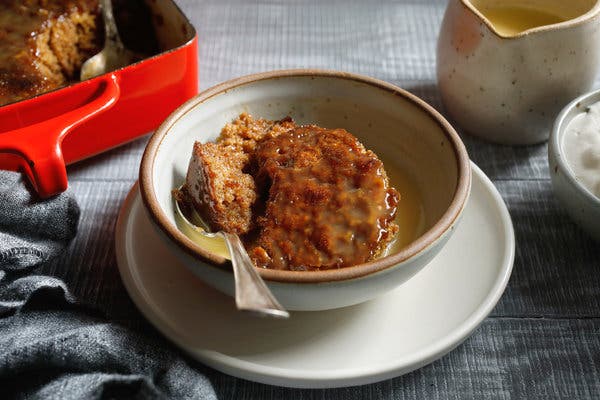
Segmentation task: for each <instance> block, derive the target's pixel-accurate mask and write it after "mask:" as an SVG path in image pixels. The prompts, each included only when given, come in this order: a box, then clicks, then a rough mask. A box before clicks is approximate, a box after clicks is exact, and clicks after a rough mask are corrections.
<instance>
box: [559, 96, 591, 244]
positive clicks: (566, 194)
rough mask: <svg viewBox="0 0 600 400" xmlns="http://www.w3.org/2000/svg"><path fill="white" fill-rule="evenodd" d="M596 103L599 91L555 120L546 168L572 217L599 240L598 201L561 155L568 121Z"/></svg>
mask: <svg viewBox="0 0 600 400" xmlns="http://www.w3.org/2000/svg"><path fill="white" fill-rule="evenodd" d="M599 101H600V90H597V91H594V92H592V93H588V94H585V95H583V96H581V97H579V98H577V99H575V100H573V101H572V102H571V103H570V104H569V105H567V106H566V107H565V108H564V109H563V110H562V112H561V113H560V114H559V116H558V118H556V122H555V123H554V128H553V129H552V134H551V135H550V140H549V142H548V166H549V168H550V176H551V177H552V186H553V187H554V192H555V193H556V196H557V197H558V198H559V200H560V201H561V203H562V204H563V206H564V207H565V209H566V210H567V212H568V213H569V215H570V216H571V218H572V219H573V220H574V221H575V222H576V223H577V224H578V225H579V226H580V227H581V228H583V229H584V230H585V231H586V232H588V233H589V234H590V235H591V236H592V237H593V238H594V239H596V240H597V241H600V199H598V198H597V197H596V196H594V194H592V192H590V191H589V190H588V189H587V188H586V187H585V186H583V184H582V183H581V182H579V181H578V180H577V177H576V176H575V174H574V173H573V171H572V170H571V168H570V167H569V163H568V162H567V160H566V157H565V152H564V137H565V131H566V129H567V127H568V126H569V123H570V122H571V120H572V119H573V118H574V117H575V116H576V115H578V114H580V113H582V112H584V110H585V109H586V107H588V106H591V105H592V104H594V103H597V102H599Z"/></svg>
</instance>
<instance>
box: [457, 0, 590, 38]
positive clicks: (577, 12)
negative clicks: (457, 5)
mask: <svg viewBox="0 0 600 400" xmlns="http://www.w3.org/2000/svg"><path fill="white" fill-rule="evenodd" d="M462 3H463V4H464V5H465V6H466V7H468V8H470V9H471V10H472V12H473V13H474V14H475V15H476V16H477V17H479V18H480V19H481V21H482V22H484V23H485V24H486V25H487V27H488V28H489V29H490V30H491V31H493V32H494V33H496V34H497V35H498V36H501V37H504V38H511V37H518V36H521V35H525V34H531V33H535V32H542V31H545V30H548V29H557V28H562V27H566V26H568V25H570V24H572V23H577V22H578V21H580V20H585V19H586V18H589V17H590V16H591V15H592V14H595V13H597V12H598V11H599V7H600V1H599V0H571V1H568V2H566V1H564V0H525V1H523V0H502V1H499V0H462ZM564 23H566V24H564ZM561 24H564V25H561Z"/></svg>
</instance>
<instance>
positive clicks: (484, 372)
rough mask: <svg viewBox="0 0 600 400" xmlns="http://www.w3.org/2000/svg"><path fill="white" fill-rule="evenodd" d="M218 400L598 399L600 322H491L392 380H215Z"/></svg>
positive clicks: (214, 377) (214, 376)
mask: <svg viewBox="0 0 600 400" xmlns="http://www.w3.org/2000/svg"><path fill="white" fill-rule="evenodd" d="M209 377H210V378H211V381H212V383H213V384H214V386H215V389H216V390H217V394H218V396H219V398H220V399H222V400H228V399H239V400H242V399H254V398H261V399H271V400H275V399H289V400H294V399H303V400H321V399H330V400H337V399H339V400H342V399H343V400H353V399H356V400H358V399H395V400H404V399H431V400H438V399H456V400H462V399H484V398H485V399H581V398H590V399H593V398H599V397H600V320H598V319H593V320H553V319H540V320H532V319H512V318H496V319H488V320H486V321H485V322H484V323H483V324H482V326H481V327H480V328H479V329H478V330H477V331H476V332H475V334H474V335H473V336H472V337H471V338H469V339H468V340H467V341H466V342H465V343H464V344H462V345H461V346H459V347H458V348H457V349H456V350H454V351H453V352H452V353H450V354H448V355H447V356H445V357H443V358H441V359H440V360H438V361H435V362H434V363H433V364H430V365H429V366H426V367H424V368H421V369H419V370H417V371H415V372H412V373H410V374H408V375H404V376H401V377H399V378H395V379H391V380H388V381H384V382H380V383H376V384H371V385H365V386H360V387H351V388H344V389H327V390H298V389H286V388H280V387H273V386H268V385H262V384H258V383H253V382H248V381H244V380H240V379H236V378H232V377H230V376H226V375H223V374H219V373H216V372H213V373H210V374H209Z"/></svg>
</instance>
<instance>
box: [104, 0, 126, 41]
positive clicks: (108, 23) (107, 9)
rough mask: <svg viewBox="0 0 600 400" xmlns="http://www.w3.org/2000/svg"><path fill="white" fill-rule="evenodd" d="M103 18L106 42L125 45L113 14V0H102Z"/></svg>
mask: <svg viewBox="0 0 600 400" xmlns="http://www.w3.org/2000/svg"><path fill="white" fill-rule="evenodd" d="M100 8H101V9H102V18H103V19H104V36H105V40H106V42H112V43H113V45H114V46H116V47H120V48H121V47H124V46H123V42H121V37H120V36H119V30H118V29H117V22H116V21H115V15H114V14H113V8H112V0H101V2H100Z"/></svg>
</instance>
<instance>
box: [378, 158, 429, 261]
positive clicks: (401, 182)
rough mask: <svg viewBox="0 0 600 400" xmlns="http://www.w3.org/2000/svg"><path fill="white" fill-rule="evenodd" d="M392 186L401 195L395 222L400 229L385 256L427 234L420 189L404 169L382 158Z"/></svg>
mask: <svg viewBox="0 0 600 400" xmlns="http://www.w3.org/2000/svg"><path fill="white" fill-rule="evenodd" d="M380 159H381V161H382V162H383V165H384V167H385V171H386V173H387V175H388V178H389V179H390V184H391V185H392V186H393V187H395V188H396V190H397V191H398V192H399V193H400V196H401V197H400V201H399V202H398V208H397V210H396V218H395V222H396V224H398V227H399V228H400V229H399V230H398V233H396V237H395V238H394V240H393V241H392V242H391V243H390V244H389V246H388V248H387V251H386V252H384V254H383V256H386V255H388V254H392V253H395V252H397V251H399V250H401V249H402V248H404V247H406V246H407V245H408V244H410V243H411V242H412V241H414V240H415V239H416V238H418V237H419V236H421V235H422V234H423V233H424V232H425V228H426V226H425V209H424V208H423V200H422V198H421V194H420V192H419V188H418V187H417V184H416V183H415V181H414V180H413V179H412V178H411V177H410V176H409V175H408V174H407V173H406V172H405V171H403V170H402V169H400V168H395V167H396V165H395V164H394V163H392V162H386V160H385V158H383V157H380Z"/></svg>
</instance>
